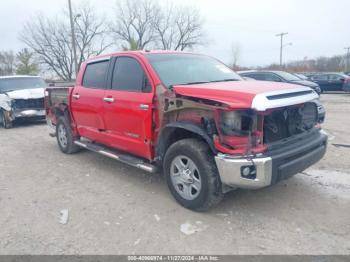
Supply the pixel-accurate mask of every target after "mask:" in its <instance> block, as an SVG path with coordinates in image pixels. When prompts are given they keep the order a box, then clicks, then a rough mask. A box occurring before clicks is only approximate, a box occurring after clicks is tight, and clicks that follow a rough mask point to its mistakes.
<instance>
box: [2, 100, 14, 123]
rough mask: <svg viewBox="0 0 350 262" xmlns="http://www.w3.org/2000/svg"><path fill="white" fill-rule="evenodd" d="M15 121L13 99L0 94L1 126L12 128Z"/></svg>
mask: <svg viewBox="0 0 350 262" xmlns="http://www.w3.org/2000/svg"><path fill="white" fill-rule="evenodd" d="M14 119H15V116H14V114H13V110H12V99H11V98H10V97H8V96H7V95H5V94H0V126H3V127H4V128H10V127H11V126H12V121H13V120H14Z"/></svg>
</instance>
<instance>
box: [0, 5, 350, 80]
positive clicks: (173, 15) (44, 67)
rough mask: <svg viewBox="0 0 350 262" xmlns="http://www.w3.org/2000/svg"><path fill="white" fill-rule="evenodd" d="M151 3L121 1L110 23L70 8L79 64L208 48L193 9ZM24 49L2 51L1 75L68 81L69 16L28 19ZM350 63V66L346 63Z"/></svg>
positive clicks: (307, 67)
mask: <svg viewBox="0 0 350 262" xmlns="http://www.w3.org/2000/svg"><path fill="white" fill-rule="evenodd" d="M164 2H165V1H162V4H160V1H159V2H158V1H155V0H119V1H117V2H116V6H115V9H114V13H113V17H112V18H111V19H108V18H106V17H105V16H101V15H98V14H97V13H96V9H95V8H94V7H93V6H91V5H90V3H89V2H81V3H80V4H79V5H76V6H73V23H74V30H75V36H76V43H75V45H76V49H77V64H78V68H79V67H80V65H81V63H82V62H83V61H84V60H86V59H88V58H89V57H92V56H96V55H99V54H101V53H103V52H106V51H107V50H108V49H112V48H113V49H121V50H144V49H163V50H181V51H183V50H186V49H194V48H195V47H197V46H199V45H204V44H206V37H205V30H204V19H203V17H202V15H201V13H200V11H199V10H198V9H197V8H195V7H193V6H181V5H175V4H173V3H170V2H167V3H166V4H164ZM19 39H20V41H21V42H22V43H23V44H24V45H25V46H26V48H24V49H22V50H21V51H20V52H18V53H17V54H15V53H14V52H13V51H2V52H0V75H11V74H15V73H17V74H38V72H39V71H41V72H49V73H51V74H53V75H54V76H55V77H58V78H60V79H62V80H68V81H70V80H72V79H73V78H74V77H75V72H74V54H73V48H72V35H71V28H70V24H69V13H68V11H67V10H62V11H61V12H59V13H58V14H57V16H55V17H50V16H45V15H44V14H38V15H36V16H35V17H33V18H31V19H30V20H28V21H27V22H26V23H25V24H24V25H23V29H22V31H21V32H20V34H19ZM240 57H241V47H240V46H239V45H238V44H234V43H233V44H232V46H231V54H228V60H230V61H231V64H230V66H231V67H232V68H233V69H235V70H242V69H247V68H244V67H240V66H239V63H238V62H239V60H240ZM349 63H350V61H349ZM345 64H346V57H345V56H341V55H337V56H333V57H319V58H316V59H307V58H305V59H303V60H299V61H293V62H289V63H287V64H285V65H284V66H283V67H282V68H281V67H280V66H279V65H277V64H271V65H269V66H266V67H258V69H259V68H267V69H284V70H289V71H295V72H309V71H320V72H323V71H344V69H345Z"/></svg>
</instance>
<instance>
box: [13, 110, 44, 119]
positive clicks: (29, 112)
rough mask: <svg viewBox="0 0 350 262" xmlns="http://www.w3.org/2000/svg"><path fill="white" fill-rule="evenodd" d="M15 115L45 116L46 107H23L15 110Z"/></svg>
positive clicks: (28, 116) (18, 116) (17, 116)
mask: <svg viewBox="0 0 350 262" xmlns="http://www.w3.org/2000/svg"><path fill="white" fill-rule="evenodd" d="M13 115H14V116H15V118H33V117H34V118H43V119H44V118H45V110H44V109H21V110H15V111H14V113H13Z"/></svg>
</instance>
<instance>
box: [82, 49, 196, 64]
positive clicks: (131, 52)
mask: <svg viewBox="0 0 350 262" xmlns="http://www.w3.org/2000/svg"><path fill="white" fill-rule="evenodd" d="M120 54H138V55H147V54H193V55H195V54H196V53H191V52H184V51H170V50H137V51H119V52H113V53H109V54H103V55H98V56H95V57H91V58H89V59H87V60H85V62H86V63H89V62H93V61H98V60H100V59H104V58H110V57H111V56H116V55H120ZM196 55H202V54H196Z"/></svg>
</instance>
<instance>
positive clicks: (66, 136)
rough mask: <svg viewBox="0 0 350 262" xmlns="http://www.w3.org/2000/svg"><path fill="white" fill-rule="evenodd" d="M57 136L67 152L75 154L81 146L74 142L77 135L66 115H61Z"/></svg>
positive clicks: (60, 146) (62, 149)
mask: <svg viewBox="0 0 350 262" xmlns="http://www.w3.org/2000/svg"><path fill="white" fill-rule="evenodd" d="M56 138H57V143H58V146H59V148H60V149H61V151H62V152H63V153H65V154H74V153H76V152H78V151H79V150H80V148H79V147H78V146H77V145H76V144H74V141H75V140H76V137H74V134H73V132H72V129H71V126H70V124H69V122H68V120H67V118H65V117H60V118H59V119H58V122H57V125H56Z"/></svg>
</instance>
